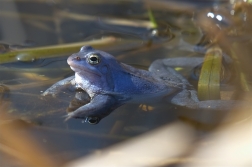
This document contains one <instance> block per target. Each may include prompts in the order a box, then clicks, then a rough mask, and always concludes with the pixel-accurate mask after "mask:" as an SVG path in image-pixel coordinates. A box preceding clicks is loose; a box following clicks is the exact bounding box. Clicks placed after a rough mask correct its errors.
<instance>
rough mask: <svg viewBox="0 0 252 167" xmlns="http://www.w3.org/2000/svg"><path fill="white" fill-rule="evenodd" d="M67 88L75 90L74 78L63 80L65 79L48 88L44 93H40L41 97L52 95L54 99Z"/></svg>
mask: <svg viewBox="0 0 252 167" xmlns="http://www.w3.org/2000/svg"><path fill="white" fill-rule="evenodd" d="M67 88H72V89H75V80H74V76H71V77H68V78H65V79H63V80H61V81H59V82H57V83H55V84H54V85H52V86H51V87H50V88H48V89H47V90H46V91H44V93H42V96H47V95H52V96H54V97H55V96H56V95H57V94H58V93H60V92H61V91H63V90H64V89H67Z"/></svg>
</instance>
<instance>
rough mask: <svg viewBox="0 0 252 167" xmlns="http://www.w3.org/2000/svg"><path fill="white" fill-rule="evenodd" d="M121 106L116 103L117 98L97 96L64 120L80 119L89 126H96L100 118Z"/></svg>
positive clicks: (118, 102)
mask: <svg viewBox="0 0 252 167" xmlns="http://www.w3.org/2000/svg"><path fill="white" fill-rule="evenodd" d="M122 104H123V103H122V102H120V101H118V98H116V97H114V96H111V95H103V94H98V95H95V96H94V97H92V98H91V101H90V102H89V103H88V104H85V105H84V106H81V107H79V108H78V109H77V110H75V111H73V112H71V113H69V114H68V115H67V118H66V120H68V119H70V118H82V119H85V120H86V122H88V123H90V124H97V123H99V121H100V120H101V119H102V118H104V117H106V116H107V115H109V114H110V113H111V112H112V111H113V110H114V109H116V108H117V107H119V106H121V105H122Z"/></svg>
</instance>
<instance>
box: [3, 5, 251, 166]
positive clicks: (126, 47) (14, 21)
mask: <svg viewBox="0 0 252 167" xmlns="http://www.w3.org/2000/svg"><path fill="white" fill-rule="evenodd" d="M159 2H165V3H164V4H166V5H159V4H158V3H157V4H155V3H151V4H150V5H149V7H150V8H151V9H152V12H153V14H154V16H155V19H156V20H157V23H158V25H159V28H158V29H157V31H158V32H159V35H156V34H155V29H154V30H153V29H152V28H151V27H148V26H134V24H133V25H131V24H129V25H126V24H121V23H119V21H120V20H130V21H133V23H134V20H141V21H145V22H148V21H149V17H148V14H147V6H148V5H147V3H146V1H108V2H106V1H104V2H103V1H92V2H91V1H64V0H62V1H49V0H48V1H28V0H27V1H21V0H20V1H19V0H16V1H5V0H2V1H0V41H1V44H0V45H1V48H0V49H1V50H0V51H1V52H2V53H4V52H7V51H9V50H13V49H19V48H27V47H28V48H30V47H39V46H49V45H56V44H63V43H72V42H80V41H91V40H93V39H101V38H103V37H108V36H113V37H116V38H119V39H121V40H122V41H124V40H125V41H127V40H131V41H132V42H128V43H127V42H126V43H125V44H123V45H120V46H118V47H114V46H113V47H110V46H106V47H104V48H103V50H105V51H108V52H109V53H111V54H112V55H114V56H115V57H117V58H118V60H120V61H122V62H124V63H127V64H132V65H135V66H137V67H141V68H145V69H146V68H147V67H148V66H149V65H150V64H151V62H152V61H153V60H155V59H158V58H169V57H203V56H204V52H203V50H204V48H203V46H204V45H205V43H204V42H205V41H204V40H203V39H204V38H205V36H207V35H209V34H210V33H209V34H207V33H208V32H206V29H205V28H204V26H202V24H200V23H199V22H201V21H202V18H200V17H201V16H202V17H203V16H204V17H205V18H206V19H209V16H207V14H208V13H209V12H213V13H215V14H219V15H220V16H223V20H221V21H218V20H217V19H216V18H215V19H211V18H210V21H211V22H213V24H212V25H217V27H218V28H219V29H220V30H223V31H224V29H229V30H230V33H227V34H231V35H230V38H229V41H236V40H237V41H238V43H239V44H240V43H241V42H243V43H244V44H243V45H242V48H241V50H244V49H245V50H246V51H244V54H243V55H242V56H243V57H242V58H241V60H242V62H243V63H244V71H245V74H247V75H248V76H249V77H250V79H251V68H250V66H249V64H250V62H251V59H252V58H251V56H250V53H251V47H249V46H251V41H250V39H249V38H250V37H251V32H250V31H251V30H248V29H246V26H249V25H246V24H251V22H249V21H247V22H246V21H244V19H243V16H242V13H241V14H240V15H241V16H240V18H241V22H242V23H241V24H242V25H243V27H242V28H243V29H242V28H241V27H239V26H238V27H236V28H235V29H236V30H231V29H234V27H232V26H234V24H233V20H232V19H230V18H232V16H231V15H229V14H230V11H231V10H232V9H231V6H232V5H231V4H229V1H159ZM170 3H171V4H172V5H170ZM218 7H219V9H217V8H218ZM227 11H228V12H227ZM218 12H219V13H218ZM226 12H227V13H226ZM71 14H78V15H79V16H82V19H78V17H70V16H71ZM227 16H228V17H230V18H228V17H227ZM85 17H87V19H86V20H85V19H83V18H85ZM248 17H249V16H247V19H250V18H248ZM107 20H109V21H111V20H116V21H115V22H113V23H111V22H108V21H107ZM135 23H137V21H136V22H135ZM241 24H240V25H241ZM213 29H214V28H213ZM229 30H225V32H228V31H229ZM209 31H211V30H209ZM234 31H236V35H233V34H234ZM232 33H233V34H232ZM211 35H212V34H210V37H208V38H207V39H208V40H206V41H207V42H206V44H207V43H209V41H211ZM248 36H249V37H248ZM202 41H203V42H202ZM226 45H228V44H223V45H222V46H223V48H224V51H226V52H227V54H228V53H230V52H229V51H227V50H228V49H227V48H228V46H226ZM149 46H151V47H149ZM196 47H197V48H196ZM238 47H239V46H238ZM197 49H198V50H197ZM0 56H1V55H0ZM68 56H69V55H64V56H62V57H57V58H48V59H36V60H33V61H32V62H24V61H17V62H12V63H4V64H0V83H1V85H3V84H4V85H5V86H6V87H7V88H8V90H9V91H8V92H5V94H4V96H3V98H2V101H3V102H9V103H10V107H9V109H8V112H9V113H11V114H12V115H13V119H12V120H11V121H13V122H19V123H20V127H19V128H20V130H27V131H29V132H30V133H31V134H32V136H34V137H35V138H36V140H37V141H38V142H39V143H40V144H41V145H42V146H43V147H45V148H46V150H49V152H50V153H51V154H52V155H53V157H54V158H57V159H61V160H62V161H63V162H65V161H68V160H72V159H75V158H77V157H81V156H84V155H88V154H90V153H92V152H94V151H97V150H100V149H102V148H106V147H108V146H111V145H113V144H115V143H119V142H121V141H124V140H128V139H131V138H133V137H135V136H137V135H140V134H143V133H145V132H148V131H151V130H153V129H155V128H157V127H160V126H162V125H165V124H169V123H172V122H174V121H178V120H179V121H184V123H185V124H187V123H188V120H190V121H192V122H196V123H195V124H189V123H188V126H192V127H194V128H195V129H197V130H198V133H199V135H204V134H206V133H208V132H209V131H210V130H211V129H212V128H214V127H215V126H216V125H217V123H218V122H219V121H220V120H221V119H222V117H215V118H214V119H210V118H209V119H206V117H205V116H204V115H202V114H201V113H200V112H199V111H187V110H185V109H183V110H182V109H178V108H176V107H174V106H171V105H168V104H162V103H161V104H157V105H153V106H151V107H152V108H151V109H150V110H147V111H145V109H143V107H142V108H141V107H139V105H138V104H126V105H124V106H122V107H120V108H118V109H116V110H115V111H114V112H112V113H111V114H110V115H109V116H108V117H106V118H104V119H103V120H102V121H101V122H100V123H99V124H97V125H89V124H87V123H85V122H84V121H83V120H80V119H70V120H68V121H66V122H65V121H64V116H65V115H66V108H67V107H68V106H69V101H71V99H73V97H74V93H73V92H67V93H66V94H63V95H62V96H60V97H57V98H42V97H41V93H42V92H43V91H44V90H46V89H47V88H48V87H50V85H51V84H43V82H44V80H41V78H42V77H47V78H49V79H51V80H53V79H56V80H60V79H63V78H65V77H67V76H70V75H73V72H72V71H71V69H70V68H69V66H68V65H67V63H66V59H67V57H68ZM0 59H1V57H0ZM29 73H31V74H30V75H32V76H30V75H29ZM182 73H183V74H188V73H190V71H189V72H188V71H186V70H184V71H182ZM35 76H36V77H38V79H35ZM40 77H41V78H40ZM249 77H248V78H249ZM35 81H36V82H38V83H42V85H41V86H29V87H26V88H22V87H19V86H20V85H23V84H29V83H33V82H35ZM250 81H251V80H250ZM55 82H56V81H55ZM250 83H251V82H250ZM188 112H190V114H188ZM190 121H189V122H190ZM205 125H206V127H209V128H206V127H205Z"/></svg>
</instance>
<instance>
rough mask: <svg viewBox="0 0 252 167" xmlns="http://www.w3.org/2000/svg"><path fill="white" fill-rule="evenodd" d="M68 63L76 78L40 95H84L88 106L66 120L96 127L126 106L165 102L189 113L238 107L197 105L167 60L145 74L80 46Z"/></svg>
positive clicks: (210, 102)
mask: <svg viewBox="0 0 252 167" xmlns="http://www.w3.org/2000/svg"><path fill="white" fill-rule="evenodd" d="M200 61H202V59H201V60H200ZM194 62H195V61H194ZM67 63H68V64H69V66H70V68H71V69H72V70H73V71H74V72H75V75H74V76H71V77H68V78H66V79H64V80H61V81H59V82H57V83H55V84H54V85H53V86H51V87H50V88H49V89H47V90H46V91H45V92H44V93H43V94H42V95H43V96H46V95H52V96H56V95H57V94H58V93H59V92H61V91H62V90H64V89H65V88H67V87H71V88H74V89H82V90H84V91H85V92H87V94H88V95H89V97H90V102H89V103H87V104H85V105H83V106H81V107H79V108H77V109H76V110H75V111H73V112H70V113H68V115H67V119H69V118H82V119H85V120H86V122H89V123H90V124H97V123H98V122H99V121H100V120H101V119H102V118H104V117H106V116H107V115H109V114H110V113H111V112H112V111H113V110H115V109H116V108H118V107H119V106H121V105H123V104H125V103H151V102H153V101H160V100H166V101H168V102H169V103H171V104H174V105H177V106H182V107H187V108H190V109H201V108H202V109H209V108H211V109H214V110H216V109H217V110H229V109H232V108H233V107H234V104H237V102H236V101H235V102H234V101H232V100H229V101H225V100H207V101H199V99H198V97H197V91H196V90H195V89H194V88H193V86H192V85H191V84H190V83H189V82H188V81H187V79H185V78H184V77H183V76H182V75H181V74H179V73H178V72H177V71H175V70H174V69H173V68H171V67H169V66H168V65H169V64H170V63H171V62H170V60H169V59H158V60H156V61H154V62H153V63H152V64H151V65H150V67H149V70H148V71H147V70H141V69H136V68H134V67H132V66H129V65H126V64H124V63H121V62H119V61H117V60H116V59H115V57H113V56H112V55H110V54H108V53H106V52H103V51H100V50H96V49H94V48H92V47H91V46H83V47H82V48H81V49H80V51H79V52H78V53H74V54H72V55H71V56H70V57H69V58H68V59H67ZM238 105H242V103H239V104H238Z"/></svg>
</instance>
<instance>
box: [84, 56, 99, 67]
mask: <svg viewBox="0 0 252 167" xmlns="http://www.w3.org/2000/svg"><path fill="white" fill-rule="evenodd" d="M87 61H88V63H89V64H92V65H95V64H98V63H99V62H100V57H99V56H98V55H97V54H91V55H89V56H88V58H87Z"/></svg>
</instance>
